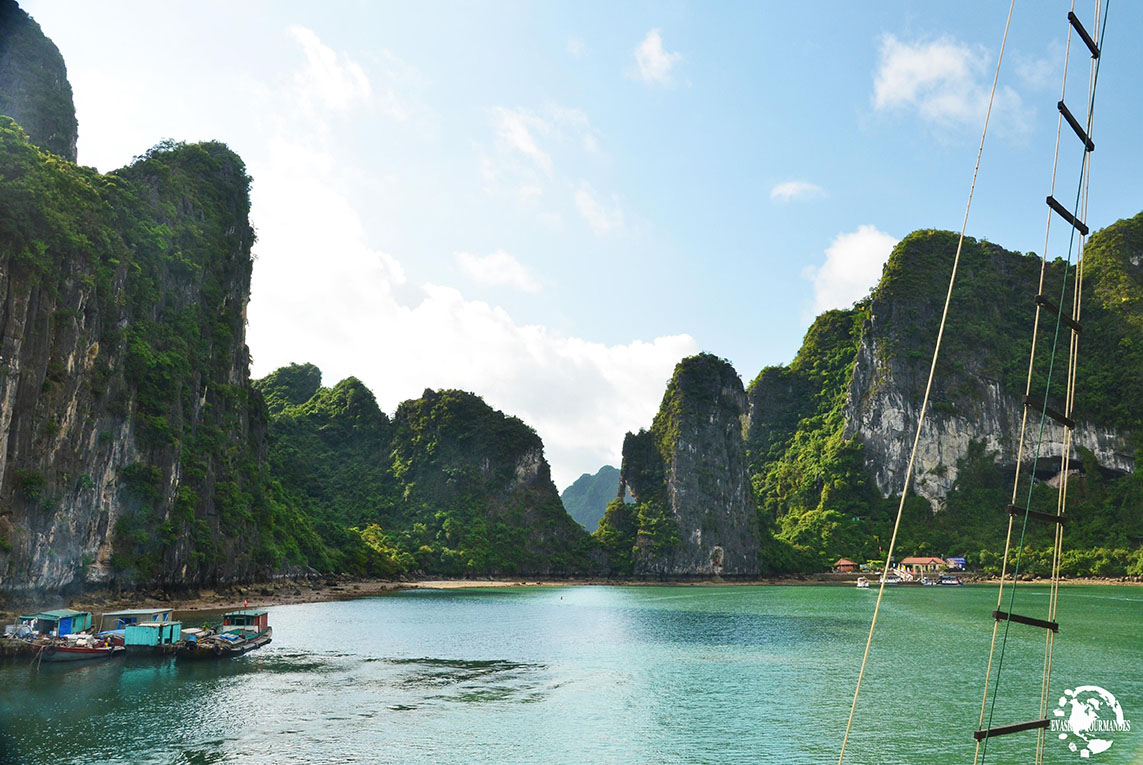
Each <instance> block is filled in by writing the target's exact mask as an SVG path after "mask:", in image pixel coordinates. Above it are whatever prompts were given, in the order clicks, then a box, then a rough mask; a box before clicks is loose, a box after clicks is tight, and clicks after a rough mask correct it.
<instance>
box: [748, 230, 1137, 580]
mask: <svg viewBox="0 0 1143 765" xmlns="http://www.w3.org/2000/svg"><path fill="white" fill-rule="evenodd" d="M955 247H956V236H955V235H954V234H952V233H950V232H941V231H918V232H915V233H913V234H911V235H909V236H908V237H906V238H905V239H904V240H902V241H901V242H900V244H899V245H898V246H897V247H896V248H895V250H894V252H893V253H892V255H891V257H890V259H889V261H888V263H887V264H886V266H885V270H884V274H883V276H882V279H881V282H880V283H879V285H878V286H877V288H876V289H875V290H874V291H873V293H872V295H871V297H870V298H867V299H865V300H863V301H860V302H859V303H858V304H857V305H855V306H854V307H853V308H852V309H849V310H845V311H830V312H827V313H825V314H823V315H822V316H821V317H819V318H818V320H817V321H816V322H815V323H814V325H813V326H812V327H811V328H810V330H809V332H807V334H806V340H805V343H804V344H803V347H802V349H801V350H800V351H799V353H798V356H797V357H796V358H795V360H794V361H793V362H792V363H791V364H790V365H789V366H788V367H773V368H769V369H766V370H763V371H762V373H761V374H759V376H758V377H757V378H756V379H755V380H754V381H753V383H752V384H751V385H750V388H749V391H748V397H749V401H750V404H749V410H750V412H749V421H748V426H747V430H746V438H747V446H748V449H749V455H750V457H749V459H750V465H751V473H752V475H753V483H754V489H755V496H756V499H757V502H758V505H759V507H760V508H761V510H762V512H763V520H764V521H766V520H767V519H770V520H773V522H774V523H776V524H777V529H778V535H779V537H780V538H781V539H782V540H784V541H787V542H789V543H790V544H792V545H793V546H794V547H795V548H796V549H797V550H799V551H801V552H802V553H804V554H805V555H807V556H808V557H805V558H804V561H805V563H804V564H803V565H805V564H809V563H814V562H816V565H821V564H822V563H823V562H826V561H828V559H832V558H833V557H836V556H837V555H847V556H849V557H861V556H864V557H870V558H876V557H877V555H878V553H879V551H882V549H883V547H884V543H885V542H887V540H888V536H889V533H890V530H891V515H892V513H893V512H894V511H895V510H896V503H895V502H894V501H892V500H891V498H892V497H894V496H895V495H899V493H900V491H901V487H902V485H903V482H904V473H905V469H906V464H907V461H908V457H909V450H910V449H911V447H912V439H913V434H914V431H915V428H916V422H917V416H918V414H919V409H920V404H921V399H922V396H923V393H924V386H925V382H926V379H927V375H928V370H929V362H930V358H931V354H932V346H933V341H934V340H935V338H936V332H937V325H938V323H939V319H940V311H941V306H942V304H943V298H944V293H945V288H946V285H947V280H948V274H949V268H950V267H951V259H952V254H953V252H954V250H955ZM1141 249H1143V216H1139V217H1136V218H1135V219H1133V220H1129V221H1120V222H1119V223H1117V224H1115V225H1113V226H1111V227H1109V228H1107V229H1106V230H1104V231H1101V232H1098V233H1096V234H1095V235H1093V236H1092V237H1091V239H1090V240H1089V243H1088V247H1087V250H1086V254H1085V258H1084V264H1085V265H1084V267H1085V272H1084V275H1085V287H1084V292H1083V297H1084V308H1083V333H1082V335H1081V339H1080V366H1079V372H1078V376H1077V377H1078V396H1077V402H1076V411H1075V418H1076V420H1077V421H1078V427H1077V429H1076V432H1075V444H1074V449H1073V454H1072V465H1071V467H1072V469H1073V471H1076V472H1075V475H1074V476H1073V484H1074V489H1075V491H1073V492H1072V495H1073V499H1074V500H1075V502H1074V504H1073V506H1072V512H1073V513H1074V514H1075V521H1076V522H1075V523H1073V524H1072V525H1071V527H1070V534H1071V537H1072V543H1073V544H1079V545H1090V546H1107V547H1109V548H1110V547H1116V548H1117V549H1123V550H1128V549H1130V547H1131V546H1132V545H1134V544H1136V543H1137V541H1138V540H1140V539H1143V519H1141V517H1140V516H1141V515H1143V514H1141V513H1140V512H1139V511H1138V510H1137V509H1135V510H1133V509H1132V503H1131V501H1130V496H1133V493H1134V492H1136V491H1137V489H1136V487H1135V484H1136V483H1137V482H1138V481H1137V478H1136V476H1135V475H1134V469H1135V464H1136V460H1137V459H1138V453H1137V450H1138V448H1139V446H1140V444H1139V440H1138V439H1139V434H1140V433H1141V432H1143V430H1141V425H1143V390H1141V386H1143V318H1141V317H1143V309H1141V305H1143V268H1141V266H1140V264H1141V262H1143V259H1141V258H1140V256H1139V254H1138V253H1139V252H1140V251H1141ZM1073 275H1074V270H1073V271H1071V272H1068V270H1067V269H1066V268H1065V264H1064V263H1063V261H1061V260H1056V261H1053V262H1050V263H1049V264H1048V265H1047V267H1046V269H1045V271H1044V274H1043V286H1042V287H1041V286H1040V284H1041V273H1040V260H1039V259H1038V258H1037V257H1035V256H1034V255H1032V254H1028V255H1022V254H1020V253H1017V252H1011V251H1007V250H1004V249H1003V248H1001V247H999V246H997V245H994V244H990V243H987V242H978V241H976V240H972V239H968V240H966V242H965V247H964V251H963V253H962V259H961V265H960V270H959V272H958V281H957V287H956V290H955V291H954V295H953V301H952V304H951V306H950V313H949V322H948V325H947V327H946V331H945V339H944V345H943V348H942V354H941V361H940V363H939V365H938V368H937V371H936V376H935V378H934V387H933V392H932V397H931V402H930V409H929V412H928V414H927V415H926V423H925V429H924V432H923V433H922V440H921V443H920V448H919V452H918V459H917V465H916V476H915V480H914V481H913V485H912V492H913V493H915V494H916V495H917V497H919V498H921V499H923V500H925V501H924V502H921V501H920V500H917V501H916V502H915V501H913V500H910V502H909V504H908V505H907V509H908V514H909V516H910V520H911V523H910V524H908V525H909V527H910V530H908V531H906V532H904V533H905V536H904V537H903V539H904V541H905V542H906V544H907V546H908V549H910V550H914V551H918V552H920V551H926V552H931V553H935V554H958V553H959V554H975V553H978V552H980V551H982V550H990V549H992V550H994V549H995V548H996V547H997V546H1001V547H1002V545H1003V538H1002V536H1000V535H1002V532H1003V527H1004V523H1003V519H1002V518H1001V517H1000V516H1001V515H1002V514H1003V507H1004V506H1005V505H1006V504H1007V502H1008V501H1009V499H1008V498H1006V494H1010V491H1011V489H1010V486H1011V483H1010V482H1011V476H1012V474H1013V471H1014V469H1015V460H1016V451H1017V446H1018V440H1019V437H1020V424H1021V418H1022V414H1023V409H1024V407H1023V403H1022V402H1023V396H1024V386H1025V377H1026V374H1027V365H1028V356H1029V349H1030V347H1031V330H1032V319H1033V315H1034V311H1035V303H1034V302H1033V298H1034V296H1035V295H1036V294H1037V293H1038V292H1042V293H1044V294H1047V295H1050V296H1051V298H1052V300H1053V301H1054V302H1056V303H1059V302H1061V296H1062V302H1063V303H1064V304H1065V305H1066V306H1070V305H1071V299H1072V295H1071V290H1072V289H1073V284H1072V281H1071V276H1073ZM1055 330H1056V327H1055V321H1054V316H1052V317H1048V316H1047V315H1046V314H1045V315H1044V316H1043V317H1042V319H1041V324H1040V330H1039V334H1038V336H1037V344H1036V349H1037V350H1036V353H1037V355H1036V365H1035V369H1034V376H1033V385H1032V391H1033V392H1038V393H1039V395H1040V397H1042V396H1043V391H1044V384H1045V380H1046V379H1047V373H1048V367H1049V364H1050V363H1051V347H1052V344H1053V342H1055V340H1056V336H1055ZM1059 337H1060V341H1059V347H1060V348H1061V351H1060V353H1061V354H1063V353H1066V342H1067V338H1068V331H1067V329H1066V328H1063V329H1062V330H1061V334H1060V336H1059ZM1065 366H1066V357H1063V358H1062V359H1061V358H1060V357H1059V356H1058V357H1057V361H1056V366H1055V371H1054V375H1053V381H1054V384H1053V386H1052V390H1051V391H1050V394H1049V404H1050V405H1053V406H1055V407H1057V408H1061V407H1060V403H1059V402H1060V401H1062V397H1063V393H1064V391H1063V385H1062V380H1063V371H1062V370H1063V369H1064V368H1065ZM1030 423H1031V426H1030V427H1029V432H1028V434H1027V435H1026V441H1025V443H1026V452H1025V454H1026V455H1027V454H1028V450H1030V449H1031V448H1032V446H1033V443H1032V442H1033V440H1034V439H1035V437H1036V435H1037V426H1038V424H1039V419H1038V417H1035V418H1032V419H1030ZM1062 440H1063V432H1062V430H1061V429H1060V427H1059V426H1057V425H1055V424H1054V423H1053V422H1052V421H1050V420H1049V421H1048V423H1047V425H1046V427H1045V431H1044V438H1043V443H1042V445H1041V447H1040V454H1041V455H1042V456H1041V457H1040V459H1039V460H1038V462H1037V465H1036V467H1037V470H1036V472H1037V477H1038V478H1039V479H1040V480H1041V481H1043V482H1045V483H1039V484H1037V487H1036V489H1035V490H1034V491H1033V502H1034V504H1036V503H1042V504H1044V505H1045V509H1046V508H1047V507H1048V506H1051V507H1054V505H1053V504H1052V503H1053V502H1054V498H1053V496H1054V495H1052V492H1054V489H1053V488H1051V485H1052V484H1055V483H1056V482H1057V479H1058V473H1059V471H1060V465H1061V457H1062V452H1061V450H1062ZM1049 495H1052V496H1049ZM922 508H923V509H922ZM934 513H935V515H934ZM1039 536H1042V535H1039V531H1035V532H1033V534H1032V536H1031V537H1030V540H1029V541H1030V542H1032V543H1037V544H1038V543H1040V542H1045V543H1046V540H1041V539H1040V538H1039ZM1124 555H1126V553H1124ZM1121 557H1122V556H1121Z"/></svg>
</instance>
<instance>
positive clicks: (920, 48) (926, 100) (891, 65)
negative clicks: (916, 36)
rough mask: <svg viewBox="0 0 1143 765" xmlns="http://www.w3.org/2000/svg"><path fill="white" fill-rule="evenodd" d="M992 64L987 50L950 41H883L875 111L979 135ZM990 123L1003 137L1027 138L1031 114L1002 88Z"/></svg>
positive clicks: (885, 37) (1014, 94) (887, 37)
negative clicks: (913, 116) (909, 116)
mask: <svg viewBox="0 0 1143 765" xmlns="http://www.w3.org/2000/svg"><path fill="white" fill-rule="evenodd" d="M992 60H993V59H992V57H991V55H990V54H989V53H988V51H986V50H984V49H983V48H975V49H974V48H971V47H969V46H968V45H966V44H965V43H962V42H959V41H957V40H954V39H952V38H948V37H942V38H941V39H939V40H934V41H931V42H913V43H909V42H904V41H902V40H899V39H898V38H897V37H895V36H894V35H891V34H886V35H883V36H882V37H881V51H880V61H879V64H878V69H877V73H876V75H875V76H874V83H873V106H874V107H875V108H876V109H881V110H896V111H912V112H915V113H916V114H917V116H919V117H920V118H921V119H923V120H925V121H926V122H928V123H930V124H931V125H933V126H935V127H938V128H942V129H957V130H959V129H964V128H973V129H975V130H979V129H980V128H981V127H982V126H983V124H984V115H985V113H986V111H987V109H988V97H989V93H990V91H991V88H992V76H991V73H990V72H989V70H988V67H989V65H990V64H991V62H992ZM992 120H993V127H995V128H997V129H998V130H999V131H1000V132H1001V133H1005V134H1009V135H1012V134H1017V135H1019V134H1024V133H1026V132H1027V131H1028V121H1029V114H1028V110H1027V109H1026V108H1025V106H1024V103H1023V101H1022V100H1021V98H1020V94H1019V93H1017V92H1016V91H1015V90H1013V89H1012V88H1011V87H1008V86H1003V87H1000V88H998V89H997V92H996V100H995V103H994V105H993V109H992Z"/></svg>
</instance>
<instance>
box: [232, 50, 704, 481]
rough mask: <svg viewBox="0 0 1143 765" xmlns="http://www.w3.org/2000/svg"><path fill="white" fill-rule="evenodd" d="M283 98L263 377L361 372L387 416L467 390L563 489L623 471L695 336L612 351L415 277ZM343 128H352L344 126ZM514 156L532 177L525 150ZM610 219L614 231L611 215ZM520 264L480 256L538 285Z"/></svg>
mask: <svg viewBox="0 0 1143 765" xmlns="http://www.w3.org/2000/svg"><path fill="white" fill-rule="evenodd" d="M336 60H343V59H341V57H340V56H339V57H337V59H336ZM283 90H284V93H283V94H277V95H280V96H281V97H282V99H284V100H278V99H268V100H267V109H268V110H271V111H272V112H273V113H272V114H267V115H266V122H267V124H268V125H270V126H271V129H272V130H276V131H277V132H276V135H275V136H274V138H273V139H272V140H269V141H268V142H267V143H266V144H265V151H264V152H259V153H258V154H257V155H256V156H255V157H252V158H251V163H250V170H251V174H252V175H253V177H254V178H255V179H256V180H255V182H254V185H253V189H252V195H253V210H252V217H253V222H254V224H255V226H256V227H257V229H258V234H259V238H258V242H257V244H256V246H255V252H256V255H257V259H256V261H255V264H254V276H253V294H252V299H251V302H250V306H249V325H248V344H249V346H250V347H251V349H252V351H253V354H254V359H253V374H254V375H255V376H261V375H265V374H267V373H268V372H270V371H272V370H273V369H275V368H277V367H279V366H282V365H284V364H288V363H290V362H293V361H297V362H302V361H310V362H313V363H315V364H317V365H318V366H319V367H320V368H321V369H322V371H323V373H324V379H325V382H326V383H327V384H332V383H334V382H336V381H338V380H340V379H343V378H345V377H347V376H349V375H356V376H357V377H359V378H360V379H362V380H363V381H364V382H365V383H366V384H367V385H368V386H369V387H370V388H371V389H372V390H373V391H374V393H375V394H376V395H377V398H378V401H379V403H380V404H381V406H382V407H383V408H385V409H386V410H387V411H390V412H392V411H393V410H394V409H395V408H396V406H397V404H398V403H399V402H400V401H402V400H405V399H408V398H415V397H417V396H419V395H420V394H421V392H422V391H423V390H424V389H425V388H426V387H431V388H438V389H439V388H461V389H464V390H470V391H474V392H476V393H478V394H480V395H481V396H483V397H484V399H485V400H486V401H487V402H488V403H489V404H490V405H492V406H494V407H496V408H499V409H501V410H503V411H505V412H507V413H509V414H513V415H517V416H519V417H521V418H522V419H523V420H524V421H525V422H527V423H528V424H529V425H531V426H532V427H534V428H536V430H537V432H538V433H539V434H540V436H541V438H543V439H544V444H545V451H546V456H547V458H548V460H549V462H550V463H551V465H552V471H553V476H554V478H555V480H556V483H557V485H559V486H561V487H562V486H566V485H568V484H569V483H570V482H571V481H573V480H574V479H575V478H576V477H578V476H579V475H580V474H581V473H584V472H588V471H591V472H594V471H595V470H596V469H598V467H599V466H600V465H603V464H607V463H610V464H616V465H617V464H618V460H619V459H620V449H621V447H622V443H623V434H624V433H625V432H626V431H628V430H636V429H638V428H639V427H646V425H647V424H648V423H650V421H651V419H652V418H653V416H654V414H655V411H656V409H657V408H658V404H659V401H660V399H661V397H662V394H663V390H664V387H665V385H666V383H667V380H668V379H669V378H670V375H671V372H672V370H673V368H674V365H675V364H676V363H677V362H678V361H679V359H681V358H682V357H684V356H687V355H690V354H693V353H696V352H697V350H698V347H697V344H696V343H695V341H694V340H693V339H692V338H691V337H690V336H688V335H673V336H667V337H658V338H655V339H653V340H633V341H631V342H629V343H623V344H616V345H606V344H603V343H598V342H593V341H590V340H587V339H583V338H577V337H570V336H568V335H566V334H563V333H561V332H558V331H555V330H553V329H551V328H548V327H545V326H542V325H536V324H521V323H518V322H517V321H515V320H514V319H513V318H512V317H511V316H510V315H509V314H508V313H507V311H505V310H504V309H503V308H500V307H498V306H495V305H492V304H489V303H486V302H482V301H478V300H472V299H470V298H467V297H465V295H463V294H462V293H461V292H460V291H459V290H457V289H455V288H452V287H447V286H442V285H439V284H414V283H410V282H409V281H408V280H407V277H406V275H405V272H404V269H403V268H402V266H401V263H400V261H399V259H398V258H395V257H393V256H392V255H391V254H389V253H387V252H384V251H383V250H381V249H380V248H378V247H377V246H375V245H374V244H373V243H372V242H371V241H370V234H369V232H368V230H367V227H366V226H365V225H364V223H363V221H364V214H363V213H362V211H360V210H358V208H357V207H356V205H357V204H358V202H357V201H356V199H357V197H356V196H355V195H354V194H353V193H352V191H350V190H349V188H347V187H343V185H342V184H343V183H345V181H344V179H343V177H342V175H341V174H340V172H339V168H338V166H337V164H336V163H335V162H334V161H333V158H332V152H333V147H334V146H335V145H336V140H337V135H336V133H334V132H332V131H327V130H324V129H323V127H322V126H321V125H319V124H317V123H316V122H315V121H313V120H297V119H293V117H294V115H295V113H296V111H297V110H298V109H299V108H300V103H301V101H302V99H303V98H304V97H305V96H304V94H303V93H301V92H300V91H299V90H298V89H297V88H296V87H294V86H293V83H292V82H291V84H290V86H289V87H287V88H284V89H283ZM524 125H525V127H526V128H528V130H529V132H530V131H531V127H532V125H531V124H530V123H528V122H527V120H524ZM341 129H348V127H344V128H343V127H342V126H341V125H335V126H334V127H333V131H336V130H341ZM509 135H511V136H513V137H519V134H518V133H513V132H511V131H509ZM524 145H525V146H526V145H527V144H526V142H525V144H524ZM511 151H512V152H513V153H515V154H517V155H519V156H521V157H523V158H524V161H526V162H527V163H528V164H529V165H533V166H534V167H533V169H535V161H534V160H533V159H532V158H529V157H528V156H527V154H526V153H521V152H520V151H519V150H518V148H512V149H511ZM487 170H488V172H489V173H490V174H492V175H493V177H495V172H496V170H495V168H491V167H490V168H487ZM602 215H603V219H604V220H605V221H606V220H611V222H612V223H614V218H611V219H609V218H608V216H609V215H612V216H614V213H613V212H612V213H608V212H603V213H602ZM408 256H409V257H413V256H415V253H410V254H408ZM501 256H503V257H501ZM457 257H458V263H460V262H461V260H462V258H461V256H460V255H458V256H457ZM464 260H469V259H464ZM513 263H515V261H514V260H512V259H511V258H510V257H509V256H507V255H506V254H503V253H493V254H492V255H488V256H479V255H477V256H471V259H470V260H469V264H470V265H471V266H472V268H473V269H474V271H476V272H479V273H480V274H481V275H482V276H483V277H485V278H489V279H493V278H495V279H501V280H503V283H505V284H507V285H509V286H514V287H517V288H531V287H532V286H533V285H535V286H537V287H538V283H537V281H536V280H535V279H534V277H532V276H531V275H529V274H528V272H527V271H526V270H524V269H523V268H520V269H518V270H515V269H514V268H513V266H512V264H513ZM516 265H519V264H516ZM462 267H464V266H462Z"/></svg>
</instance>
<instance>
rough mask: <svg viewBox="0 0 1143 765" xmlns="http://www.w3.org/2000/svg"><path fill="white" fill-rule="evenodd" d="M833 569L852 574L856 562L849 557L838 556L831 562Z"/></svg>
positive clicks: (855, 568) (840, 572)
mask: <svg viewBox="0 0 1143 765" xmlns="http://www.w3.org/2000/svg"><path fill="white" fill-rule="evenodd" d="M833 570H834V571H835V572H837V573H839V574H852V573H853V572H854V571H857V564H856V563H854V562H853V561H851V560H850V559H849V558H839V559H838V560H837V562H836V563H834V564H833Z"/></svg>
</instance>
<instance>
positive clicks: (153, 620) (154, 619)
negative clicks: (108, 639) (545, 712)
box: [99, 608, 173, 632]
mask: <svg viewBox="0 0 1143 765" xmlns="http://www.w3.org/2000/svg"><path fill="white" fill-rule="evenodd" d="M172 620H173V612H172V611H171V609H169V608H136V609H132V610H129V611H108V612H107V613H105V614H103V615H102V616H100V617H99V631H100V632H104V631H106V630H121V629H123V628H124V627H128V626H130V625H132V624H158V623H160V622H170V621H172Z"/></svg>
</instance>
